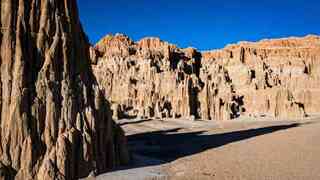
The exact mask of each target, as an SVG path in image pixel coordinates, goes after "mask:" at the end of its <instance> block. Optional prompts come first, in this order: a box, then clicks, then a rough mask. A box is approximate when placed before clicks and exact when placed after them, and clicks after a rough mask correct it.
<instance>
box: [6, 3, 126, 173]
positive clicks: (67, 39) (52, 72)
mask: <svg viewBox="0 0 320 180" xmlns="http://www.w3.org/2000/svg"><path fill="white" fill-rule="evenodd" d="M0 8H1V14H0V16H1V17H0V19H1V22H0V24H1V34H0V44H1V53H0V54H1V56H0V66H1V72H0V87H1V88H0V97H1V98H0V110H1V111H0V113H1V119H0V179H10V178H15V179H76V178H79V177H85V176H87V175H88V174H89V173H90V172H97V173H100V172H105V171H107V170H109V169H110V168H113V167H114V166H115V165H117V164H119V163H122V162H125V161H126V159H127V152H126V149H125V148H124V142H125V139H124V137H123V133H122V130H121V129H120V128H118V127H117V126H116V125H115V124H114V123H113V121H112V119H111V113H110V110H109V107H108V103H107V102H106V101H105V99H104V96H103V94H102V93H101V92H100V91H99V89H98V87H97V85H96V83H95V82H96V81H95V78H94V76H93V75H92V73H91V70H90V66H89V45H88V42H87V39H86V36H85V34H84V33H83V30H82V27H81V24H80V21H79V17H78V12H77V3H76V0H27V1H26V0H1V7H0Z"/></svg>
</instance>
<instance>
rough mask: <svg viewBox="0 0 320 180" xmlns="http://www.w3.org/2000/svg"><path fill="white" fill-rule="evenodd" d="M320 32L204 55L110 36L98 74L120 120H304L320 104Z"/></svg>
mask: <svg viewBox="0 0 320 180" xmlns="http://www.w3.org/2000/svg"><path fill="white" fill-rule="evenodd" d="M319 49H320V38H319V37H317V36H307V37H303V38H287V39H275V40H263V41H260V42H256V43H250V42H241V43H239V44H235V45H229V46H227V47H225V48H224V49H221V50H214V51H208V52H203V53H200V52H198V51H197V50H195V49H193V48H187V49H180V48H178V47H176V46H174V45H172V44H169V43H167V42H163V41H161V40H160V39H158V38H144V39H142V40H140V41H138V42H133V41H132V40H130V39H129V38H128V37H127V36H124V35H121V34H117V35H115V36H112V35H108V36H106V37H105V38H103V39H102V40H101V41H100V42H99V43H98V44H97V45H96V46H95V49H94V48H92V51H93V52H94V53H93V57H95V58H94V59H95V61H94V65H93V66H92V67H93V69H94V73H95V75H96V76H97V80H98V84H99V85H100V87H101V88H102V89H105V91H106V94H107V97H108V99H109V100H110V101H111V103H112V104H113V106H114V108H113V109H114V110H113V111H114V112H115V113H114V116H115V118H128V117H137V116H140V117H145V118H177V117H184V118H190V117H191V119H193V118H202V119H212V120H229V119H234V118H237V117H240V116H254V117H259V116H268V117H276V118H303V117H305V116H306V115H308V114H313V113H317V112H319V111H320V109H319V102H320V101H319V96H318V95H317V94H319V92H320V90H319V89H320V86H319V85H320V82H319V79H320V78H319V73H318V72H319V69H320V64H319V58H320V54H319Z"/></svg>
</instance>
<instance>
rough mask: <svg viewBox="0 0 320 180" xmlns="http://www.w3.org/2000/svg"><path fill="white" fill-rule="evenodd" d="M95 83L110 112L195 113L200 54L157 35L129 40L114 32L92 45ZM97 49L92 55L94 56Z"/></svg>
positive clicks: (144, 114)
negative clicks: (110, 106) (110, 105)
mask: <svg viewBox="0 0 320 180" xmlns="http://www.w3.org/2000/svg"><path fill="white" fill-rule="evenodd" d="M95 49H96V51H97V52H96V54H98V55H100V57H99V58H97V59H98V60H95V61H96V65H93V71H94V73H95V75H96V77H97V81H98V83H99V84H100V85H101V87H102V88H103V89H104V90H105V95H106V96H107V97H108V99H109V100H110V101H111V102H112V104H113V110H114V118H130V117H145V118H149V117H158V118H169V117H189V116H190V115H197V110H198V106H199V105H200V104H199V102H198V101H197V100H198V97H197V96H198V92H199V91H200V89H201V88H202V87H201V83H200V82H199V78H198V76H199V72H200V60H201V54H200V53H199V52H197V51H196V50H195V49H191V48H189V49H179V48H177V47H176V46H174V45H172V44H169V43H167V42H163V41H161V40H160V39H158V38H145V39H142V40H140V41H139V42H136V43H135V42H133V41H132V40H130V39H129V38H128V37H126V36H124V35H121V34H117V35H115V36H110V35H109V36H106V37H105V38H104V39H102V40H101V41H100V42H99V43H98V44H97V45H96V47H95ZM98 55H97V56H98Z"/></svg>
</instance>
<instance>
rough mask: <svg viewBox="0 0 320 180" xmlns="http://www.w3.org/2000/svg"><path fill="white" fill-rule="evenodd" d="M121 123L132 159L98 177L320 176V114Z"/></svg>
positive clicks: (283, 179) (247, 179)
mask: <svg viewBox="0 0 320 180" xmlns="http://www.w3.org/2000/svg"><path fill="white" fill-rule="evenodd" d="M118 123H119V124H120V125H121V126H122V127H123V128H124V130H125V132H126V135H127V136H128V143H129V148H130V151H131V152H133V161H132V164H131V165H130V166H128V167H122V168H121V169H118V170H116V171H114V172H111V173H106V174H103V175H100V176H98V177H97V179H108V180H113V179H114V180H118V179H121V180H122V179H132V180H140V179H141V180H142V179H159V180H160V179H161V180H162V179H181V180H185V179H190V180H191V179H195V180H197V179H199V180H205V179H218V180H224V179H226V180H233V179H234V180H242V179H243V180H251V179H252V180H256V179H258V180H300V179H301V180H319V179H320V140H319V139H320V119H319V118H310V119H308V120H301V121H275V120H272V119H255V120H252V119H251V120H250V119H239V120H237V121H230V122H214V121H186V120H176V119H175V120H173V119H171V120H164V121H161V120H121V121H119V122H118Z"/></svg>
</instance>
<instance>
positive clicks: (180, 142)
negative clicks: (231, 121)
mask: <svg viewBox="0 0 320 180" xmlns="http://www.w3.org/2000/svg"><path fill="white" fill-rule="evenodd" d="M300 125H301V124H298V123H294V124H291V125H277V126H270V127H263V128H258V129H249V130H241V131H235V132H228V133H222V134H212V135H206V134H203V133H205V132H204V131H198V132H190V133H179V132H178V131H179V130H180V129H178V128H177V129H171V130H167V131H155V132H148V133H141V134H135V135H130V136H128V137H127V138H128V145H129V150H130V151H131V153H133V154H135V155H136V157H137V156H138V157H139V158H138V160H137V161H136V160H135V158H133V164H132V165H131V166H130V167H123V168H121V169H130V168H137V167H145V166H152V165H160V164H163V163H167V162H171V161H174V160H176V159H178V158H181V157H185V156H190V155H193V154H197V153H200V152H203V151H205V150H208V149H213V148H217V147H220V146H223V145H226V144H229V143H233V142H237V141H241V140H245V139H249V138H254V137H257V136H261V135H265V134H269V133H273V132H276V131H281V130H286V129H290V128H294V127H298V126H300ZM141 158H142V159H141ZM144 158H145V159H144Z"/></svg>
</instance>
